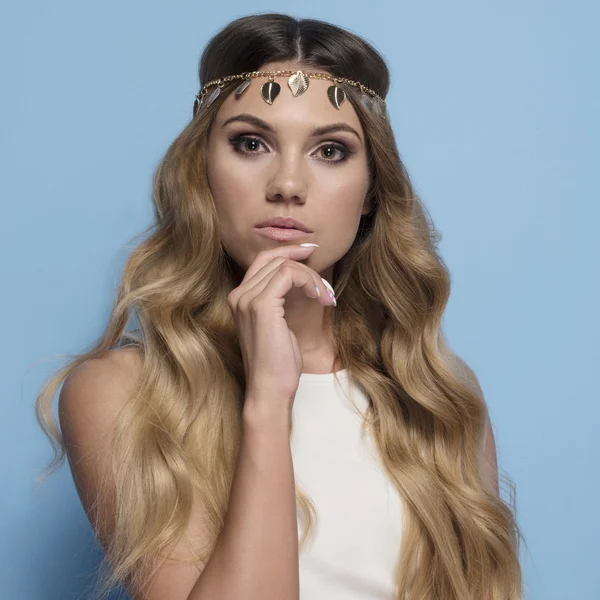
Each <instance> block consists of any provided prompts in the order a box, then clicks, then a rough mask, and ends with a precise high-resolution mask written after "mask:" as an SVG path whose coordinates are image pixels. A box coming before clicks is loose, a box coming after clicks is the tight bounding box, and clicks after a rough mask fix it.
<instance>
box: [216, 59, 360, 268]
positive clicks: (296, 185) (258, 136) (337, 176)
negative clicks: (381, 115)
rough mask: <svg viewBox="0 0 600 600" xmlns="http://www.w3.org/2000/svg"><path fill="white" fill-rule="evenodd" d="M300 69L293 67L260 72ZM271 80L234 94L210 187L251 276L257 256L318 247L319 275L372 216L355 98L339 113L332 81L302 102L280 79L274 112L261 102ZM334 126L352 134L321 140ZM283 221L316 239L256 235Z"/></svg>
mask: <svg viewBox="0 0 600 600" xmlns="http://www.w3.org/2000/svg"><path fill="white" fill-rule="evenodd" d="M298 69H302V67H300V66H298V65H297V64H290V63H270V64H268V65H264V66H263V67H262V68H261V70H265V71H271V70H273V71H274V70H291V71H296V70H298ZM307 70H311V69H307ZM314 70H320V69H314ZM267 81H268V79H267V78H266V77H257V78H255V79H253V80H252V83H251V84H250V85H249V87H248V88H247V89H246V90H245V91H244V93H243V94H242V95H241V96H239V97H237V96H235V94H233V93H232V94H231V95H229V96H228V97H227V99H226V100H225V102H224V103H223V105H222V106H221V107H220V109H219V112H218V114H217V116H216V120H215V122H214V123H213V125H212V128H211V131H210V137H209V140H208V152H207V165H208V178H209V184H210V189H211V192H212V195H213V198H214V201H215V206H216V211H217V215H218V218H219V227H220V232H221V239H222V243H223V246H224V247H225V250H226V251H227V253H228V254H229V255H230V256H231V258H232V259H233V260H234V261H235V262H236V263H237V264H238V265H239V266H240V267H242V268H243V270H244V271H245V270H246V269H247V268H248V266H249V265H250V264H251V263H252V261H253V260H254V258H255V256H256V254H257V253H258V252H259V251H260V250H264V249H268V248H273V247H276V246H277V245H280V244H288V245H289V244H301V243H303V242H313V243H316V244H319V246H320V248H318V249H317V251H316V252H314V253H313V255H312V256H311V257H310V258H309V259H308V261H309V262H307V264H309V265H310V266H311V268H313V269H314V270H315V271H317V272H319V273H321V274H322V273H323V272H325V271H326V270H327V269H328V268H329V267H331V266H332V265H333V264H335V262H336V261H337V260H339V259H340V258H341V257H342V256H344V254H345V253H346V252H347V251H348V249H349V248H350V246H351V245H352V243H353V241H354V238H355V236H356V232H357V230H358V226H359V222H360V217H361V215H362V214H366V213H367V212H368V210H369V208H370V207H369V205H368V204H366V203H365V196H366V193H367V190H368V188H369V168H368V156H367V146H366V143H365V134H364V131H363V129H362V127H361V124H360V121H359V119H358V116H357V114H356V112H355V110H354V108H353V107H352V105H351V104H350V102H349V100H348V99H346V101H345V102H344V103H343V104H342V106H341V108H340V109H339V110H338V109H337V108H335V107H334V106H333V105H332V104H331V102H330V101H329V99H328V97H327V88H328V87H329V86H330V85H333V82H331V81H328V80H319V79H310V80H309V88H308V90H307V91H306V92H304V93H303V94H302V95H301V96H298V97H296V98H295V97H294V96H293V95H292V93H291V90H290V89H289V86H288V83H287V79H286V78H285V77H278V78H276V81H277V83H279V85H280V86H281V91H280V93H279V95H278V96H277V97H276V98H275V100H274V101H273V104H272V105H269V104H267V103H266V102H265V101H264V100H263V98H262V96H261V93H260V88H261V86H262V85H263V84H264V83H266V82H267ZM240 115H243V116H245V117H246V120H242V119H243V117H242V118H240V117H239V116H240ZM249 120H251V122H250V121H249ZM334 124H343V125H344V126H345V129H344V130H342V129H339V130H332V131H329V132H325V133H324V132H321V133H316V134H315V131H314V130H316V129H318V128H322V127H324V126H330V125H334ZM352 130H353V131H354V132H355V133H354V132H353V131H352ZM276 216H291V217H294V218H295V219H297V220H299V221H301V222H302V223H303V224H304V225H306V226H307V227H308V228H309V229H310V230H311V231H312V232H311V233H308V234H306V235H304V236H303V237H302V238H300V239H295V240H290V241H278V240H272V239H268V238H266V237H264V236H263V235H261V234H260V233H259V232H258V230H257V229H256V227H255V226H256V224H257V223H259V222H260V221H263V220H264V219H267V218H270V217H276Z"/></svg>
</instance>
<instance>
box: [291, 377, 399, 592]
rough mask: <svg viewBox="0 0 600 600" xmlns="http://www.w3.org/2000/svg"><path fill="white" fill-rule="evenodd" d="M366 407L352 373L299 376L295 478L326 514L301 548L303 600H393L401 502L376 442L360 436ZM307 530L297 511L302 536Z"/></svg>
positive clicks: (294, 414) (295, 409) (295, 411)
mask: <svg viewBox="0 0 600 600" xmlns="http://www.w3.org/2000/svg"><path fill="white" fill-rule="evenodd" d="M335 376H337V378H338V379H339V380H340V383H339V384H338V382H337V381H336V380H335ZM353 402H354V405H356V408H355V406H353ZM367 406H368V400H367V397H366V396H365V394H364V393H363V391H362V389H361V388H360V387H358V386H357V385H355V384H354V382H353V381H352V379H351V378H350V377H349V374H348V372H347V370H346V369H343V370H342V371H338V372H337V373H335V374H334V373H325V374H316V373H302V375H301V376H300V383H299V386H298V390H297V392H296V397H295V399H294V405H293V408H292V418H293V430H292V439H291V448H292V459H293V464H294V474H295V477H296V481H297V483H298V484H299V485H300V487H301V488H302V489H303V490H304V491H305V492H306V493H307V494H308V495H309V496H310V497H311V499H312V500H313V502H314V504H315V507H316V509H317V513H318V517H319V521H318V522H313V527H316V531H315V536H314V538H312V537H309V538H308V539H307V541H306V542H305V543H306V546H305V548H304V549H302V550H300V557H299V559H300V560H299V565H300V598H301V600H332V599H338V598H340V599H342V598H343V600H393V598H394V580H393V573H394V568H395V565H396V562H397V560H398V556H399V552H400V545H401V532H402V498H401V496H400V495H399V494H398V492H397V490H396V488H395V487H394V486H393V485H392V484H391V482H390V481H389V480H388V478H387V476H386V474H385V473H384V471H383V467H382V466H381V463H380V461H379V458H378V455H377V453H376V449H375V447H374V445H373V441H372V439H371V437H370V436H369V435H367V436H366V437H363V438H361V423H362V416H361V414H358V413H357V409H358V410H359V411H361V413H362V412H364V410H365V409H366V407H367ZM303 531H304V526H303V522H302V513H301V511H300V510H299V509H298V535H299V537H300V534H301V532H303Z"/></svg>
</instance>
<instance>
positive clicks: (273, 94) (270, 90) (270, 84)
mask: <svg viewBox="0 0 600 600" xmlns="http://www.w3.org/2000/svg"><path fill="white" fill-rule="evenodd" d="M280 91H281V86H280V85H279V84H278V83H277V82H276V81H267V83H265V84H263V86H262V87H261V88H260V93H261V95H262V97H263V100H264V101H265V102H266V103H267V104H273V100H275V98H277V96H278V95H279V92H280Z"/></svg>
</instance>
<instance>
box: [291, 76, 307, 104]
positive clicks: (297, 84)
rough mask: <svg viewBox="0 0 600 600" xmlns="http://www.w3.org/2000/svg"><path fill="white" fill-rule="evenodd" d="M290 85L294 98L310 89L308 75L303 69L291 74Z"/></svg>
mask: <svg viewBox="0 0 600 600" xmlns="http://www.w3.org/2000/svg"><path fill="white" fill-rule="evenodd" d="M288 85H289V86H290V90H292V95H293V96H294V98H297V97H298V96H301V95H302V94H304V92H305V91H306V90H307V89H308V77H307V76H306V75H305V74H304V73H303V72H302V71H298V72H296V73H294V74H293V75H291V76H290V78H289V79H288Z"/></svg>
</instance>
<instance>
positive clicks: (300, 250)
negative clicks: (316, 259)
mask: <svg viewBox="0 0 600 600" xmlns="http://www.w3.org/2000/svg"><path fill="white" fill-rule="evenodd" d="M314 250H315V246H300V245H298V244H294V245H289V246H277V247H276V248H269V249H268V250H261V251H260V252H259V253H258V254H257V255H256V258H255V259H254V260H253V261H252V264H251V265H250V266H249V267H248V269H247V271H246V273H245V274H244V277H243V278H242V283H244V282H245V281H247V280H248V279H250V278H251V277H253V276H254V275H255V274H256V273H257V272H258V271H260V269H262V268H263V267H264V266H265V265H267V264H268V263H269V262H271V261H272V260H273V258H275V257H276V256H283V257H284V258H289V259H291V260H303V259H305V258H307V257H308V256H310V255H311V254H312V252H314Z"/></svg>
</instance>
